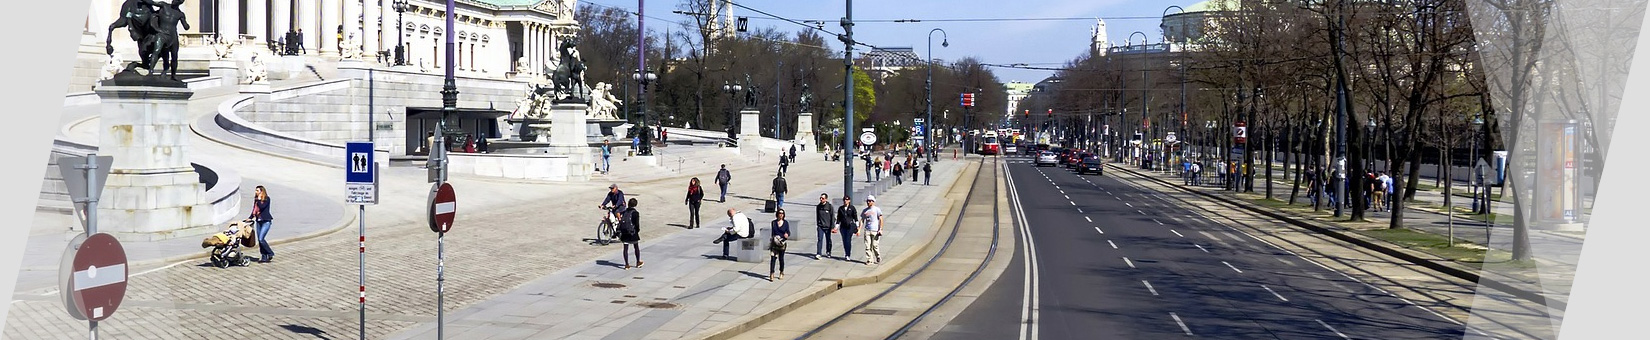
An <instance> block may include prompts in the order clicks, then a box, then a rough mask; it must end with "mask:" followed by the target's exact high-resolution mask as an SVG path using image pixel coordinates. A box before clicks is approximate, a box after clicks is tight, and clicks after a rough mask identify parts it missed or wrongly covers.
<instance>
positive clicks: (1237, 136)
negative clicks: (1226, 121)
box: [1232, 122, 1249, 144]
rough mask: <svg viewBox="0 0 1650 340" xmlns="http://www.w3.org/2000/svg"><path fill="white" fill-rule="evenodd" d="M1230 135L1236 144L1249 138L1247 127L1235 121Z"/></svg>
mask: <svg viewBox="0 0 1650 340" xmlns="http://www.w3.org/2000/svg"><path fill="white" fill-rule="evenodd" d="M1232 137H1234V138H1233V139H1234V141H1236V142H1237V143H1238V144H1243V143H1244V142H1246V141H1248V139H1249V128H1248V127H1247V126H1246V124H1244V123H1243V122H1237V126H1236V127H1234V128H1233V129H1232Z"/></svg>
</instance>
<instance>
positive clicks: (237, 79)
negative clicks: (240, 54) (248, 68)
mask: <svg viewBox="0 0 1650 340" xmlns="http://www.w3.org/2000/svg"><path fill="white" fill-rule="evenodd" d="M206 74H207V75H208V76H213V77H223V80H224V83H226V84H239V83H241V67H240V65H239V64H238V63H236V62H235V61H234V60H229V59H218V60H213V61H211V62H210V63H208V64H207V73H206Z"/></svg>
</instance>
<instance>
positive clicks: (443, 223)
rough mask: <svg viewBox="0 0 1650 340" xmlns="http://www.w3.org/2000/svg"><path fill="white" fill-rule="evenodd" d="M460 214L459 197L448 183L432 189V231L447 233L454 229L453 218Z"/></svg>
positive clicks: (437, 185) (442, 183)
mask: <svg viewBox="0 0 1650 340" xmlns="http://www.w3.org/2000/svg"><path fill="white" fill-rule="evenodd" d="M457 213H458V195H455V194H453V186H452V185H451V184H447V183H446V182H441V183H440V184H436V185H435V187H434V188H430V231H434V232H437V233H446V232H447V231H448V230H452V229H453V217H454V216H456V215H457Z"/></svg>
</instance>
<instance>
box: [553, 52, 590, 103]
mask: <svg viewBox="0 0 1650 340" xmlns="http://www.w3.org/2000/svg"><path fill="white" fill-rule="evenodd" d="M578 46H579V44H578V43H576V42H573V41H570V40H569V41H562V43H561V46H560V48H559V50H560V56H561V58H560V59H561V63H560V65H557V67H556V70H555V71H554V73H552V74H551V76H550V82H551V84H552V85H554V86H555V91H556V92H557V93H566V94H568V96H569V97H575V98H584V99H588V98H585V97H586V95H587V94H588V89H586V88H585V86H584V59H583V58H580V57H579V55H578V50H576V49H575V48H578ZM580 89H585V91H584V92H583V93H582V94H581V91H580Z"/></svg>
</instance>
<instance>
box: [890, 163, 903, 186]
mask: <svg viewBox="0 0 1650 340" xmlns="http://www.w3.org/2000/svg"><path fill="white" fill-rule="evenodd" d="M891 173H892V174H894V184H895V185H899V184H905V164H894V171H893V172H891Z"/></svg>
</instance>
